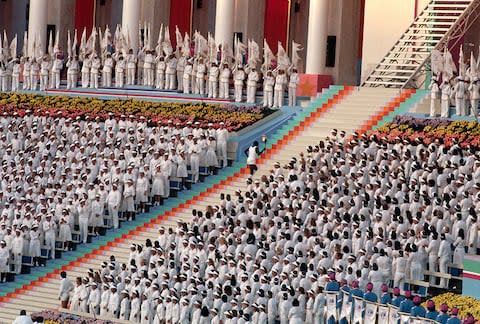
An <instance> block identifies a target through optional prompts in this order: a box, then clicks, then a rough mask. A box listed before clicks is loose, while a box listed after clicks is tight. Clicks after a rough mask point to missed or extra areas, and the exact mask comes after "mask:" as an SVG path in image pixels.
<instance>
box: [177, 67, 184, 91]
mask: <svg viewBox="0 0 480 324" xmlns="http://www.w3.org/2000/svg"><path fill="white" fill-rule="evenodd" d="M182 79H183V70H177V80H178V87H177V90H178V91H183V83H182V82H181V81H180V80H182Z"/></svg>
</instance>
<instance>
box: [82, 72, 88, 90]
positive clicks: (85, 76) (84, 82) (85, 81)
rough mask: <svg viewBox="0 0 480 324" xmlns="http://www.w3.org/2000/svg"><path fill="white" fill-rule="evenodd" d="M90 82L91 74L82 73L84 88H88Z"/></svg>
mask: <svg viewBox="0 0 480 324" xmlns="http://www.w3.org/2000/svg"><path fill="white" fill-rule="evenodd" d="M89 81H90V73H89V72H82V88H88V82H89Z"/></svg>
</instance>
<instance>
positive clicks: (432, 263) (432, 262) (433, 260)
mask: <svg viewBox="0 0 480 324" xmlns="http://www.w3.org/2000/svg"><path fill="white" fill-rule="evenodd" d="M437 259H438V257H437V256H436V255H433V256H429V257H428V271H435V272H436V271H438V268H437V267H438V264H437V263H438V262H437ZM430 284H435V277H434V276H430Z"/></svg>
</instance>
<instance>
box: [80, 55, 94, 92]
mask: <svg viewBox="0 0 480 324" xmlns="http://www.w3.org/2000/svg"><path fill="white" fill-rule="evenodd" d="M91 67H92V60H91V59H90V58H85V59H84V60H83V65H82V70H81V71H82V88H88V83H89V81H90V68H91Z"/></svg>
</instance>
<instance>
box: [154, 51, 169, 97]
mask: <svg viewBox="0 0 480 324" xmlns="http://www.w3.org/2000/svg"><path fill="white" fill-rule="evenodd" d="M160 58H163V56H157V58H156V61H157V82H156V86H155V87H156V88H157V89H165V70H166V68H167V64H166V63H165V60H160Z"/></svg>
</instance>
